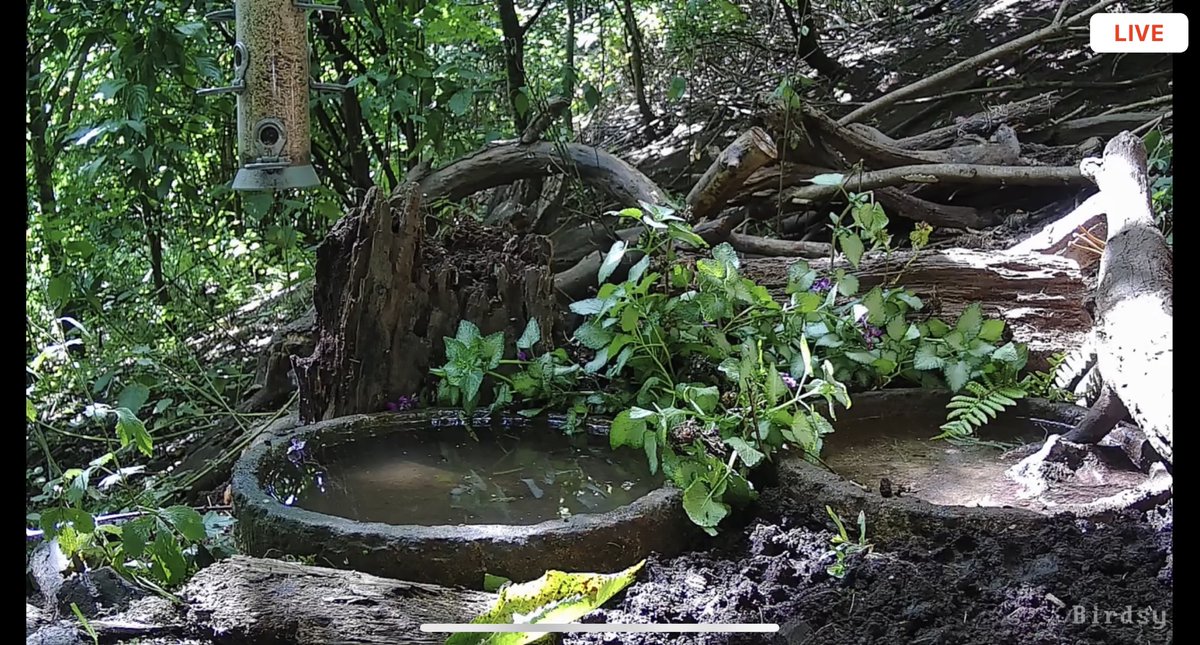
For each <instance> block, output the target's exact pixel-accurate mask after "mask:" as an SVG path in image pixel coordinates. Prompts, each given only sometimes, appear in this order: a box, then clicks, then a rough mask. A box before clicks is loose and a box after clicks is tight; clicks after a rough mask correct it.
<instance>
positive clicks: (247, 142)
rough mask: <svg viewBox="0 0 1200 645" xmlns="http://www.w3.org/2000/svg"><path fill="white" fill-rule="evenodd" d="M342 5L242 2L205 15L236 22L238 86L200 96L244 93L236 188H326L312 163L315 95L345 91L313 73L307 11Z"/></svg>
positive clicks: (239, 120)
mask: <svg viewBox="0 0 1200 645" xmlns="http://www.w3.org/2000/svg"><path fill="white" fill-rule="evenodd" d="M309 11H325V12H333V13H336V12H338V11H340V9H339V8H338V7H335V6H327V5H319V4H314V3H311V2H296V1H295V0H236V1H235V3H234V7H233V9H226V10H223V11H215V12H212V13H210V14H208V15H207V16H206V17H207V18H208V19H209V20H212V21H214V22H229V21H233V22H234V23H235V31H236V42H235V43H234V46H233V83H232V84H231V85H229V86H228V87H216V88H209V89H203V90H200V94H203V95H214V94H235V95H236V96H237V126H238V165H239V169H238V173H237V176H236V177H234V179H233V189H234V190H246V191H253V190H283V189H287V188H311V187H314V186H318V185H320V180H319V179H318V178H317V173H316V171H315V170H313V167H312V146H311V138H310V133H309V119H310V117H309V92H311V91H335V92H340V91H343V90H345V89H346V88H345V86H341V85H333V84H327V83H318V82H316V81H315V80H313V78H312V77H311V76H310V73H309V49H308V12H309Z"/></svg>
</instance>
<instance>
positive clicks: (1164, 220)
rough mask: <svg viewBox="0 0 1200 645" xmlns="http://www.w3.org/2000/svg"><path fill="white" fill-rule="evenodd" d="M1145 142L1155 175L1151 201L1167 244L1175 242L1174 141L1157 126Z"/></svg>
mask: <svg viewBox="0 0 1200 645" xmlns="http://www.w3.org/2000/svg"><path fill="white" fill-rule="evenodd" d="M1143 142H1144V143H1145V145H1146V150H1147V151H1148V152H1149V154H1148V158H1147V170H1148V171H1149V172H1150V175H1151V176H1152V177H1153V180H1152V182H1151V184H1150V201H1151V204H1152V205H1153V207H1154V218H1155V222H1156V223H1157V224H1158V227H1159V229H1160V230H1162V232H1163V235H1165V236H1166V238H1167V244H1173V243H1174V239H1175V231H1174V223H1173V222H1174V213H1175V177H1174V174H1173V168H1174V166H1173V163H1172V157H1173V153H1174V142H1173V141H1172V139H1171V138H1170V137H1168V136H1166V135H1164V134H1163V132H1162V130H1159V129H1158V128H1155V129H1154V130H1151V131H1150V132H1148V133H1146V136H1145V138H1144V139H1143Z"/></svg>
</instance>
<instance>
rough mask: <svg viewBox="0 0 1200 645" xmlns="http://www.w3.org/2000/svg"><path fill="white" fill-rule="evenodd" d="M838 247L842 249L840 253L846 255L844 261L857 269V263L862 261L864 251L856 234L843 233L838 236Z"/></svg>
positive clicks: (860, 239)
mask: <svg viewBox="0 0 1200 645" xmlns="http://www.w3.org/2000/svg"><path fill="white" fill-rule="evenodd" d="M838 246H840V247H841V248H842V253H845V254H846V260H847V261H849V262H850V264H851V265H853V266H854V268H856V269H857V268H858V263H859V262H861V261H862V256H863V253H864V252H865V251H866V249H865V248H864V247H863V242H862V238H860V237H859V236H858V233H843V234H841V235H839V236H838Z"/></svg>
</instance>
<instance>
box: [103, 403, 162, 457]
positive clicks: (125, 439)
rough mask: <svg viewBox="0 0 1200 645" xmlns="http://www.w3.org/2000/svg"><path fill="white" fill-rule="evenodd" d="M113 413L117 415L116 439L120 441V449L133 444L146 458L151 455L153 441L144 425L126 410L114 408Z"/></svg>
mask: <svg viewBox="0 0 1200 645" xmlns="http://www.w3.org/2000/svg"><path fill="white" fill-rule="evenodd" d="M113 413H115V414H116V415H117V438H118V439H119V440H120V441H121V447H125V446H128V445H129V444H130V443H133V445H134V446H135V447H136V448H137V449H138V450H139V451H140V452H141V453H142V454H144V455H146V456H147V457H149V456H150V455H151V454H153V452H154V441H153V439H151V438H150V433H149V432H147V431H146V424H144V423H142V420H141V419H139V418H137V415H136V414H134V413H133V412H132V411H130V410H129V409H128V408H116V409H114V410H113Z"/></svg>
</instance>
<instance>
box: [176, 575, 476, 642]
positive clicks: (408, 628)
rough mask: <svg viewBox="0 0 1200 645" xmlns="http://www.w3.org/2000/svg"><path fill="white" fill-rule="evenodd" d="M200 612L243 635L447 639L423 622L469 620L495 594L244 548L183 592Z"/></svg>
mask: <svg viewBox="0 0 1200 645" xmlns="http://www.w3.org/2000/svg"><path fill="white" fill-rule="evenodd" d="M180 595H181V596H182V598H183V599H184V601H185V602H186V603H187V608H188V614H189V615H190V616H191V617H192V619H193V620H196V621H198V622H200V623H201V624H203V625H206V626H207V627H208V628H209V629H211V630H212V632H213V633H214V634H215V635H216V636H217V638H218V639H219V640H223V641H226V642H240V643H264V642H287V643H312V644H314V645H315V644H317V643H389V644H393V643H412V644H417V643H428V644H433V643H441V642H443V641H444V640H445V638H446V635H445V634H434V633H422V632H421V631H420V626H421V624H422V623H460V622H461V623H465V622H470V621H471V619H472V618H474V617H475V616H476V615H478V614H479V613H482V612H483V611H485V610H486V609H487V608H488V606H489V604H490V603H491V601H492V600H493V599H494V598H495V596H493V595H492V594H488V593H482V592H478V591H466V590H455V589H447V588H445V587H439V586H436V585H428V584H421V583H415V582H402V581H399V580H390V579H387V578H380V577H377V576H372V575H369V574H365V573H359V572H357V571H341V570H335V569H326V568H324V567H311V566H305V565H301V564H294V563H290V562H281V561H278V560H262V559H257V558H248V557H243V556H237V557H233V558H230V559H228V560H224V561H222V562H218V563H217V564H214V565H212V566H211V567H208V568H207V569H203V570H201V571H200V573H198V574H196V577H195V578H193V579H192V581H191V582H189V583H188V584H187V586H186V587H185V588H184V590H183V592H182V593H181V594H180Z"/></svg>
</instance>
